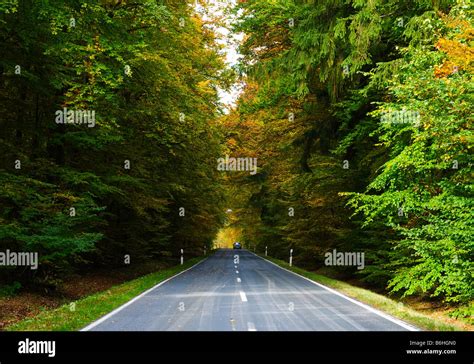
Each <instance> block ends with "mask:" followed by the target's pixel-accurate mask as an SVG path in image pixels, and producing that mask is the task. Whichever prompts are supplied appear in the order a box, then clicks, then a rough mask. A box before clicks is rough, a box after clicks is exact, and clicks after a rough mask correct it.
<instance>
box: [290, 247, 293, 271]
mask: <svg viewBox="0 0 474 364" xmlns="http://www.w3.org/2000/svg"><path fill="white" fill-rule="evenodd" d="M292 265H293V249H290V267H291V266H292Z"/></svg>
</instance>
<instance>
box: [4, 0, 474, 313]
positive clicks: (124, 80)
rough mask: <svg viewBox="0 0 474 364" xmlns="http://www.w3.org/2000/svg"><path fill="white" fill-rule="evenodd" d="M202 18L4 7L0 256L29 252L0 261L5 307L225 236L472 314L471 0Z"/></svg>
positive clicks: (192, 5) (303, 6)
mask: <svg viewBox="0 0 474 364" xmlns="http://www.w3.org/2000/svg"><path fill="white" fill-rule="evenodd" d="M209 3H216V2H215V1H214V2H213V1H205V0H198V1H185V0H182V1H178V0H174V1H173V0H134V1H128V0H42V1H34V0H0V42H1V49H2V56H1V57H0V99H1V101H0V152H1V154H2V158H1V160H0V252H6V251H17V252H37V253H38V257H39V258H38V259H39V261H38V263H39V264H38V268H37V269H29V268H26V267H24V266H0V280H1V286H0V295H2V294H4V295H14V294H17V293H18V292H22V291H25V290H26V291H28V290H33V291H34V290H36V291H38V290H39V291H41V292H49V293H50V292H53V291H55V290H56V289H57V288H58V287H60V286H61V284H62V281H63V279H65V278H66V277H68V276H70V275H71V274H78V275H79V276H80V275H81V274H83V273H84V272H88V271H91V270H93V269H97V268H106V269H107V268H110V267H114V268H120V267H122V266H124V265H130V264H131V265H140V264H143V263H144V262H147V261H151V260H157V261H167V262H170V261H174V262H176V264H177V261H178V260H177V259H179V258H178V257H179V255H180V250H181V249H183V250H184V251H185V254H186V257H193V256H199V255H202V254H203V251H204V250H207V251H210V250H211V249H213V248H215V247H216V246H221V245H220V244H221V243H220V240H221V238H222V236H224V235H226V232H227V233H228V234H231V235H229V236H232V239H236V240H239V241H241V242H242V243H243V244H244V247H247V248H252V249H253V250H255V251H256V252H257V253H262V252H263V251H265V250H268V254H269V255H271V256H273V257H276V258H280V259H287V257H288V252H289V250H290V249H292V250H293V256H294V260H293V262H294V264H295V265H297V266H300V267H303V268H305V269H308V270H320V271H321V270H322V271H323V272H325V273H327V274H330V275H335V276H337V277H338V278H339V279H342V280H347V281H355V282H357V284H360V285H363V286H364V287H369V288H370V289H373V290H374V291H377V292H383V293H384V294H386V295H389V296H391V297H397V298H400V299H402V298H405V297H418V298H420V299H423V300H427V301H430V302H437V303H439V304H441V305H443V306H444V307H449V308H452V311H451V313H452V315H453V316H454V317H469V316H472V315H473V298H474V263H473V262H474V240H473V236H474V226H473V225H474V216H473V207H474V200H473V195H474V189H473V188H474V186H473V171H472V163H473V159H472V149H473V132H472V125H473V117H472V108H473V105H474V98H473V88H474V83H473V71H474V22H473V19H474V16H473V9H472V4H470V2H469V1H467V0H403V1H402V0H365V1H364V0H304V1H303V0H248V1H243V0H242V1H237V2H232V1H228V2H224V1H220V2H219V3H224V4H223V5H222V7H223V8H224V10H223V11H222V12H219V13H218V14H213V9H215V4H211V5H210V4H209ZM197 8H198V10H197ZM222 27H227V28H228V32H229V33H230V34H232V35H238V34H241V35H242V37H241V38H242V40H241V41H240V42H239V45H238V53H239V57H238V60H237V61H236V62H235V64H232V65H229V64H228V62H226V60H225V54H224V53H225V47H226V45H225V43H223V42H222V41H221V39H220V38H222V34H220V31H219V28H222ZM235 85H240V91H239V93H238V95H237V96H236V101H235V103H234V104H233V105H230V106H229V105H225V104H224V103H223V102H222V97H221V94H222V92H223V90H224V91H226V92H234V93H235V87H236V86H235ZM233 89H234V91H229V90H233ZM229 158H238V159H242V161H244V158H245V161H246V162H248V163H250V164H252V163H254V164H253V165H251V167H252V168H254V169H252V170H250V171H249V170H248V169H245V168H242V169H239V168H232V166H230V168H229V166H228V165H227V166H226V167H225V168H222V163H223V161H224V160H226V161H228V160H229ZM247 166H248V165H247ZM234 167H235V166H234ZM244 167H245V166H244ZM331 251H340V252H363V253H364V257H365V262H364V269H357V267H355V266H341V267H327V266H326V265H327V264H325V254H326V253H327V252H331ZM0 263H1V261H0ZM4 265H5V264H4Z"/></svg>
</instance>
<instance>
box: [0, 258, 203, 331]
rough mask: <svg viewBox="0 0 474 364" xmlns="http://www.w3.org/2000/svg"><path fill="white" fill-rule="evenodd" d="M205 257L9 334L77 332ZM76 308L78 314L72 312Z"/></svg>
mask: <svg viewBox="0 0 474 364" xmlns="http://www.w3.org/2000/svg"><path fill="white" fill-rule="evenodd" d="M203 259H204V257H198V258H194V259H190V260H188V261H187V262H185V263H184V264H183V265H182V266H181V265H178V266H175V267H172V268H169V269H165V270H162V271H159V272H155V273H151V274H147V275H145V276H143V277H140V278H137V279H134V280H131V281H128V282H125V283H122V284H120V285H117V286H114V287H111V288H110V289H108V290H106V291H103V292H99V293H96V294H93V295H90V296H87V297H84V298H81V299H79V300H77V301H74V302H71V303H69V304H65V305H63V306H61V307H58V308H56V309H53V310H46V311H43V312H41V313H40V314H38V315H36V316H34V317H32V318H28V319H25V320H22V321H20V322H17V323H15V324H13V325H10V326H7V327H6V328H5V330H6V331H75V330H80V329H82V328H83V327H85V326H87V325H88V324H90V323H91V322H93V321H95V320H97V319H99V318H100V317H102V316H104V315H106V314H107V313H109V312H110V311H113V310H114V309H116V308H117V307H119V306H121V305H123V304H124V303H126V302H128V301H130V300H131V299H132V298H134V297H135V296H137V295H139V294H140V293H142V292H144V291H146V290H147V289H149V288H151V287H153V286H155V285H156V284H158V283H160V282H162V281H164V280H165V279H167V278H170V277H172V276H174V275H175V274H177V273H179V272H182V271H183V270H185V269H187V268H189V267H191V266H193V265H194V264H196V263H198V262H199V261H201V260H203ZM72 304H74V306H75V307H74V310H73V309H72V307H73V305H72Z"/></svg>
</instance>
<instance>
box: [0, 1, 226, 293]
mask: <svg viewBox="0 0 474 364" xmlns="http://www.w3.org/2000/svg"><path fill="white" fill-rule="evenodd" d="M0 12H1V15H0V37H1V42H2V57H1V60H0V77H1V79H0V85H1V86H0V87H1V89H0V98H1V103H0V130H1V135H0V152H1V154H2V159H1V162H0V185H1V189H0V236H1V240H0V250H1V251H5V250H6V249H10V250H12V251H36V252H39V257H40V258H39V259H40V269H39V270H38V271H31V270H29V269H25V268H24V267H19V268H18V269H15V268H8V269H2V270H1V271H2V272H3V273H2V276H3V278H7V279H9V280H10V281H11V280H13V279H18V280H22V281H24V282H28V281H29V282H31V280H30V278H32V275H34V276H35V277H34V278H35V280H34V281H35V282H40V281H45V282H46V283H48V284H50V283H54V282H55V277H58V276H59V277H60V274H61V272H62V271H63V270H70V269H71V268H74V267H83V266H86V267H87V266H88V265H91V264H96V265H97V264H124V262H126V261H128V259H126V257H125V256H126V255H128V256H129V258H130V262H131V263H137V262H139V261H140V260H142V259H147V258H151V257H156V258H159V257H163V256H170V255H177V254H179V249H181V248H184V249H185V251H186V254H187V255H188V256H189V255H196V254H201V253H202V249H203V246H210V244H211V243H212V240H213V238H214V236H215V233H216V231H217V229H218V228H219V226H220V223H221V221H222V215H223V213H222V211H223V208H222V206H221V205H222V188H221V187H220V186H221V184H220V182H219V178H220V177H219V174H218V172H217V171H216V168H215V162H214V161H215V158H216V157H217V156H218V155H220V149H221V147H220V140H221V137H220V132H219V130H218V127H217V126H216V124H215V122H214V121H213V120H214V119H215V117H216V116H217V115H219V113H220V110H219V106H218V97H217V91H216V90H217V89H216V87H217V86H218V85H220V86H222V87H224V86H225V84H226V83H227V79H226V73H225V72H224V65H223V62H222V60H221V57H220V56H219V54H218V51H219V47H218V45H217V44H216V43H215V37H214V35H213V33H212V31H211V30H210V29H209V27H206V25H205V24H204V23H203V21H202V19H201V18H200V17H199V15H198V14H196V12H195V11H194V10H193V8H192V7H191V6H188V4H187V3H185V2H182V3H181V4H180V5H178V4H177V3H176V2H174V1H159V2H157V1H155V0H139V1H133V2H125V1H110V0H103V1H99V2H98V1H95V0H90V1H77V0H68V1H64V0H55V1H28V0H19V1H2V2H1V7H0ZM63 108H67V109H68V110H89V111H94V112H95V126H93V125H92V126H93V127H91V124H84V123H83V124H80V125H78V124H60V123H57V122H56V121H57V119H56V118H57V115H56V111H57V110H63ZM71 208H73V210H71ZM181 208H184V210H180V209H181Z"/></svg>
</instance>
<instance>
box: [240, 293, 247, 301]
mask: <svg viewBox="0 0 474 364" xmlns="http://www.w3.org/2000/svg"><path fill="white" fill-rule="evenodd" d="M239 293H240V299H241V300H242V302H247V295H246V294H245V292H244V291H240V292H239Z"/></svg>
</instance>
